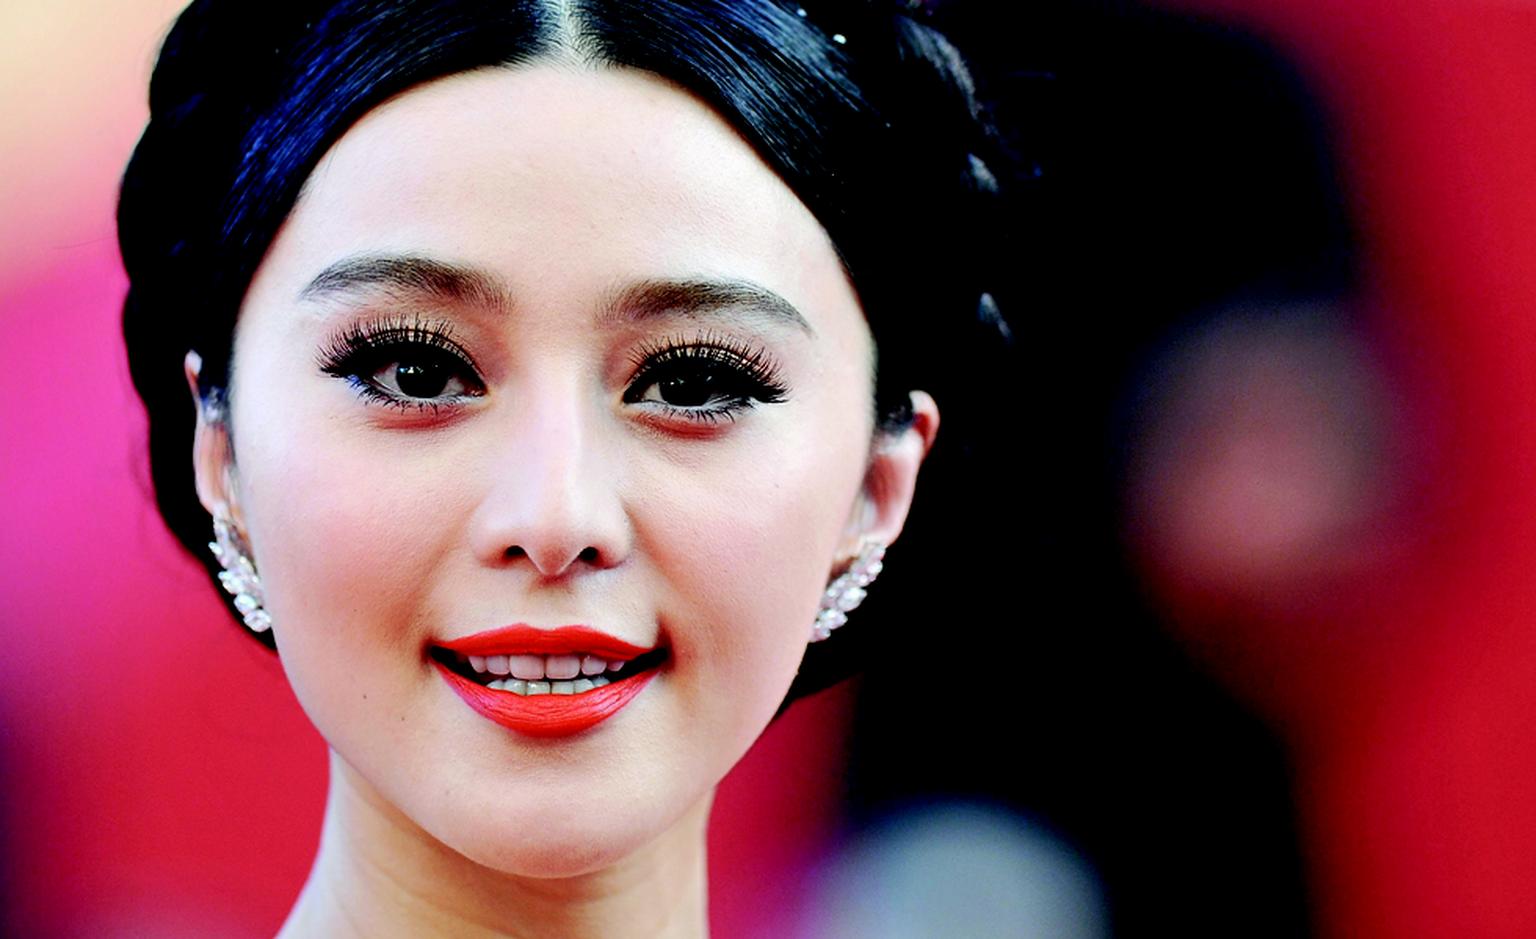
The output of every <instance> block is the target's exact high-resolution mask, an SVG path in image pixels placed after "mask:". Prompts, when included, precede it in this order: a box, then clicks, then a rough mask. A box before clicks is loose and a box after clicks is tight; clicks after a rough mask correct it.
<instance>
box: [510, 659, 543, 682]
mask: <svg viewBox="0 0 1536 939" xmlns="http://www.w3.org/2000/svg"><path fill="white" fill-rule="evenodd" d="M507 668H508V669H510V670H511V674H512V676H513V677H514V678H522V679H525V680H528V681H532V680H534V679H538V678H543V677H544V656H542V655H509V656H507Z"/></svg>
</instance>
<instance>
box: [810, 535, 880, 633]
mask: <svg viewBox="0 0 1536 939" xmlns="http://www.w3.org/2000/svg"><path fill="white" fill-rule="evenodd" d="M884 558H885V543H884V542H882V541H877V540H875V539H874V538H865V539H864V541H863V543H862V544H861V545H860V547H859V554H858V556H857V557H855V558H854V559H853V563H852V564H850V565H848V570H846V571H844V572H843V573H841V574H839V575H837V577H835V578H833V580H832V583H830V584H828V585H827V589H826V592H825V593H823V594H822V595H821V609H820V610H819V611H818V612H817V613H816V622H815V623H814V624H813V625H812V626H811V641H812V642H820V641H822V640H823V639H826V638H827V637H828V636H830V635H832V630H834V629H836V628H837V627H839V626H841V625H843V624H844V623H846V622H848V614H849V613H851V612H852V611H853V610H854V608H855V607H857V606H858V605H859V604H860V603H863V602H864V597H865V596H866V595H867V592H866V590H865V588H866V587H868V586H869V585H870V582H871V581H873V580H874V579H875V578H876V577H877V576H879V574H880V571H881V570H882V569H883V568H884V566H885V564H884Z"/></svg>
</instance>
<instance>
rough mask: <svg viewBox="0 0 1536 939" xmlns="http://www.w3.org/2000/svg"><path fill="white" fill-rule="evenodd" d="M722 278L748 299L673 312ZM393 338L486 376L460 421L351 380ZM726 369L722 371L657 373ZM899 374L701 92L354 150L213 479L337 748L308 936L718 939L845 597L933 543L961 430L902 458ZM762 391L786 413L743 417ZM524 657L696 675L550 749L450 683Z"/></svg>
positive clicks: (258, 333)
mask: <svg viewBox="0 0 1536 939" xmlns="http://www.w3.org/2000/svg"><path fill="white" fill-rule="evenodd" d="M360 262H362V263H360ZM402 270H414V271H417V272H418V273H420V272H423V271H426V272H429V273H430V274H431V276H425V275H424V276H421V277H418V278H417V279H416V281H415V282H406V281H408V280H409V278H405V277H401V276H398V275H399V272H400V271H402ZM327 271H329V272H330V274H329V275H328V277H322V276H321V275H322V272H327ZM380 271H394V272H395V275H383V274H380V273H379V272H380ZM370 272H371V273H370ZM444 272H446V275H448V276H440V275H444ZM317 278H319V282H318V284H317V283H316V279H317ZM381 281H382V282H381ZM703 282H710V283H714V284H717V285H718V284H726V285H730V286H731V289H730V290H727V291H724V292H721V291H719V290H716V291H715V292H714V293H712V294H710V296H711V297H712V298H713V299H711V300H710V301H709V302H706V303H687V304H680V303H678V302H676V292H675V291H674V294H671V295H669V294H666V292H665V291H663V292H661V293H657V292H655V291H652V292H651V293H649V294H647V293H646V292H645V291H644V290H643V289H640V288H643V287H644V286H645V285H655V284H657V283H670V284H679V283H681V284H699V283H703ZM669 296H670V297H671V300H668V301H667V302H660V301H657V299H656V298H657V297H662V298H663V299H666V298H667V297H669ZM689 296H693V297H695V298H697V296H698V294H697V292H695V293H694V294H689ZM721 297H726V298H727V299H726V300H722V299H721ZM647 298H648V299H647ZM765 298H766V299H765ZM774 298H777V299H774ZM378 323H384V324H386V325H387V324H389V323H394V324H396V325H399V324H401V323H406V324H413V325H418V326H420V325H427V326H430V328H432V329H435V330H440V331H442V330H445V331H446V332H447V333H448V335H449V336H450V337H451V342H452V344H453V350H454V354H455V355H457V354H459V353H464V354H465V355H466V356H467V357H468V358H469V359H471V360H472V364H473V368H472V369H464V370H459V372H462V373H458V372H456V373H455V374H453V375H451V376H450V377H449V378H448V379H447V380H446V381H445V382H443V383H442V385H441V390H440V391H439V390H438V389H437V388H436V387H435V386H434V387H427V386H428V385H431V384H432V383H431V382H430V381H428V382H423V381H422V380H421V375H422V368H423V366H422V364H421V363H423V362H436V363H438V365H439V366H441V363H442V359H441V356H439V355H438V353H437V352H435V351H434V350H433V349H431V348H430V347H429V348H427V349H426V350H425V351H423V350H422V349H421V347H420V345H419V344H418V345H416V346H413V347H408V348H409V350H411V351H408V352H407V353H406V354H394V357H393V358H392V359H388V361H385V362H379V361H376V360H374V361H372V362H371V364H370V365H369V369H371V371H369V372H368V374H366V375H361V376H358V375H353V376H350V377H348V376H338V375H337V374H332V373H330V372H327V371H325V370H323V369H322V368H321V363H322V362H323V361H324V357H325V354H326V351H327V350H334V349H336V348H338V347H344V346H345V342H344V340H343V339H340V338H339V337H345V335H346V334H347V333H348V331H349V330H352V329H355V328H356V329H363V330H364V331H366V330H368V329H370V328H373V325H371V324H378ZM410 336H411V339H412V341H415V340H418V339H420V338H421V333H420V332H419V331H418V332H415V333H412V334H410ZM434 341H435V340H434ZM700 347H707V348H709V349H712V350H716V351H715V352H711V353H709V355H715V356H716V358H714V359H708V361H709V362H714V363H716V364H715V365H709V366H699V365H698V363H699V361H700V359H699V358H697V357H696V356H695V357H694V358H687V357H686V356H687V355H688V354H689V353H684V354H683V355H684V356H685V357H684V358H683V359H682V360H681V361H682V362H683V365H682V366H677V365H675V363H674V365H673V366H670V367H671V368H673V371H670V372H664V373H658V372H655V371H652V372H649V373H648V372H646V371H645V368H646V363H647V362H654V361H655V359H656V357H657V354H658V351H659V350H667V349H673V350H676V349H679V348H681V349H690V348H691V349H693V350H694V351H695V353H696V352H697V350H698V349H699V348H700ZM719 349H725V350H728V352H729V353H730V354H731V355H735V356H736V358H735V359H731V358H730V357H729V356H727V355H724V354H723V353H719V352H718V350H719ZM393 351H394V352H395V353H399V352H400V350H398V349H396V350H393ZM438 351H441V350H438ZM872 353H873V346H872V340H871V336H870V333H869V330H868V327H867V325H866V323H865V319H864V315H863V313H862V310H861V309H860V306H859V303H858V299H857V297H856V296H855V294H854V291H853V289H852V286H851V285H850V283H849V281H848V279H847V277H846V275H845V273H844V271H843V270H842V268H841V266H840V264H839V262H838V259H837V257H836V254H835V252H834V251H833V248H832V245H831V243H830V241H829V240H828V237H827V235H826V233H825V231H824V230H823V229H822V228H821V226H820V225H819V224H818V223H817V221H816V220H815V218H814V217H813V216H812V215H811V214H810V212H809V211H808V210H807V209H806V208H805V207H804V206H803V205H802V204H801V203H800V202H799V201H798V200H797V199H796V198H795V196H794V194H793V193H792V192H791V191H790V190H789V189H788V187H787V186H785V185H784V183H783V182H782V181H781V180H780V179H779V178H778V177H777V176H776V175H775V174H774V173H773V172H772V170H770V169H769V168H768V167H767V165H766V164H764V163H763V162H762V160H761V159H760V158H759V157H758V156H757V155H756V153H755V152H754V151H753V150H752V148H751V147H750V146H749V145H748V144H747V143H746V142H745V141H744V140H743V139H742V138H741V137H740V136H739V135H737V134H736V133H735V132H734V131H733V130H732V129H731V128H730V127H729V125H728V124H727V123H726V122H725V121H724V120H723V119H722V118H721V117H720V116H719V115H718V114H716V113H715V112H714V111H713V110H711V109H710V108H709V107H708V106H707V105H705V104H704V103H702V102H701V101H700V100H699V99H697V98H695V97H694V96H692V95H691V94H689V93H687V92H685V91H683V90H681V89H679V88H678V87H677V86H675V85H672V84H671V83H669V82H667V81H665V80H663V79H660V78H658V77H656V76H653V75H650V74H648V73H643V72H639V71H633V70H624V69H604V70H598V69H592V68H586V67H581V66H574V65H567V64H564V63H552V62H546V63H540V64H535V65H531V66H525V67H519V68H499V69H486V70H480V71H475V72H469V73H464V74H459V75H455V76H451V77H448V78H445V79H441V80H438V81H435V82H432V83H430V84H428V85H424V86H421V87H418V88H416V89H413V90H411V91H409V92H407V93H405V94H403V95H400V96H398V97H396V98H394V99H391V100H390V101H388V102H386V103H384V104H383V105H381V106H380V107H378V108H377V109H375V110H374V111H372V112H370V113H369V114H367V115H366V116H365V117H364V118H363V119H362V120H360V121H359V122H358V123H357V124H356V125H355V126H354V127H352V128H351V129H350V130H349V131H348V132H347V133H346V134H345V135H344V136H343V137H342V138H341V139H340V140H339V141H338V142H337V144H336V145H335V146H334V147H333V148H332V149H331V151H330V152H329V153H328V154H327V155H326V156H325V157H324V159H323V160H322V161H321V162H320V164H319V166H318V167H317V168H316V170H315V172H314V173H313V175H312V176H311V178H310V179H309V180H308V183H307V186H306V188H305V191H304V193H303V195H302V196H301V198H300V199H299V201H298V203H297V205H296V206H295V208H294V210H293V212H292V213H291V214H290V216H289V218H288V220H287V222H286V223H285V225H284V227H283V228H282V230H281V231H280V232H279V234H278V236H277V238H276V240H275V242H274V243H273V245H272V246H271V249H270V250H269V252H268V254H267V256H266V257H265V259H264V260H263V263H262V265H261V267H260V269H259V270H258V271H257V273H256V276H255V278H254V280H253V282H252V284H251V286H250V289H249V291H248V293H247V295H246V297H245V300H244V303H243V305H242V307H241V310H240V314H239V319H238V322H237V327H236V334H235V345H234V353H233V370H232V379H231V388H230V398H229V408H230V417H231V421H230V422H229V423H226V422H223V421H220V420H210V419H209V418H208V416H207V415H205V414H204V413H203V412H202V411H201V410H199V423H198V428H197V435H196V443H195V449H194V459H195V463H196V468H197V488H198V495H199V497H200V499H201V500H202V502H203V504H204V506H205V507H207V508H208V509H209V511H210V512H212V511H214V510H215V508H218V507H220V506H221V505H222V506H226V507H227V508H228V510H229V512H230V513H231V515H232V516H233V518H234V520H235V522H236V524H237V525H238V527H239V528H240V530H241V531H242V532H243V533H244V534H245V536H246V538H247V540H248V542H249V544H250V545H251V547H252V552H253V555H254V560H255V562H256V566H257V569H258V570H259V571H260V572H261V575H262V579H263V582H264V585H265V589H266V594H267V609H268V611H269V612H270V613H271V615H272V618H273V622H274V626H273V630H274V635H275V637H276V639H277V643H278V648H279V652H280V657H281V662H282V665H283V668H284V669H285V671H286V673H287V676H288V678H289V680H290V682H291V684H292V686H293V689H294V691H295V693H296V694H297V696H298V699H299V701H300V703H301V704H302V705H303V707H304V709H305V711H306V713H307V714H308V715H309V717H310V718H311V719H312V720H313V721H314V723H315V725H316V727H317V728H319V730H320V732H321V733H322V734H323V735H324V737H325V739H326V740H327V742H328V743H329V745H330V747H331V781H330V791H329V799H328V803H327V809H326V819H325V826H324V834H323V838H322V843H321V848H320V851H319V854H318V857H317V859H316V861H315V865H314V868H313V870H312V872H311V874H310V877H309V880H308V883H307V884H306V886H305V888H304V891H303V893H302V895H301V896H300V898H299V901H298V903H297V905H296V906H295V908H294V910H293V913H292V915H291V917H290V918H289V920H288V922H287V923H286V925H285V926H284V928H283V932H282V934H281V935H282V936H283V937H301V936H326V937H346V936H368V937H388V936H422V935H453V936H520V937H532V936H562V937H569V936H588V935H593V936H597V935H602V936H615V935H624V936H702V935H705V934H706V933H707V918H706V898H707V889H706V884H705V874H704V871H705V862H704V832H705V825H706V822H707V819H708V812H709V805H710V801H711V798H712V796H713V792H714V787H715V786H716V784H717V783H718V782H719V781H720V779H721V778H722V777H723V776H724V775H725V774H726V772H727V771H729V770H730V768H731V767H732V766H733V765H734V764H735V763H736V762H737V760H739V759H740V758H741V756H742V754H743V753H744V752H745V751H746V750H747V748H748V747H749V746H750V745H751V744H752V742H753V741H754V740H755V739H756V738H757V737H758V735H759V734H760V733H761V732H762V731H763V729H764V727H766V726H767V724H768V722H769V720H770V719H771V718H772V716H773V713H774V711H775V709H776V708H777V707H778V705H779V703H780V702H781V701H782V700H783V697H784V695H785V692H786V691H787V689H788V688H789V685H790V682H791V680H792V679H793V677H794V675H795V672H796V669H797V668H798V666H799V663H800V660H801V657H802V655H803V654H804V651H805V647H806V642H807V640H808V638H809V635H810V626H811V622H812V620H813V619H814V616H815V613H816V609H817V602H818V599H819V597H820V595H821V593H822V591H823V589H824V588H825V585H826V584H827V582H828V580H829V579H830V578H831V577H832V576H833V575H835V573H837V572H838V571H839V570H840V569H841V568H842V567H843V566H845V565H846V564H847V562H848V560H849V559H850V558H851V556H852V555H853V554H854V553H855V552H856V550H857V548H858V545H859V542H860V539H861V538H863V537H873V538H877V539H880V540H883V541H885V542H887V543H889V542H892V541H894V540H895V539H896V537H897V535H898V534H899V533H900V531H901V527H902V524H903V522H904V521H905V518H906V515H907V511H908V507H909V506H910V503H911V499H912V493H913V487H914V485H915V482H916V478H917V473H918V467H919V465H920V463H921V462H922V459H923V457H924V455H925V454H926V453H927V451H928V449H929V447H930V446H931V444H932V442H933V438H934V434H935V433H936V431H937V429H938V411H937V408H936V406H935V405H934V402H933V401H932V399H931V398H930V397H929V396H928V395H926V394H924V393H922V392H914V393H913V395H912V402H913V409H914V412H915V415H916V416H915V419H914V420H913V422H912V424H911V426H910V427H909V428H908V429H906V430H904V431H901V432H898V433H894V434H877V433H876V430H875V425H874V420H873V413H872V410H873V405H872V376H871V371H870V369H871V364H870V363H871V361H872ZM660 354H661V355H662V357H663V358H665V357H666V356H667V355H672V356H673V357H674V359H675V358H676V356H677V355H678V353H676V352H675V351H674V352H671V353H667V352H665V351H661V353H660ZM434 356H436V358H434ZM648 357H649V358H648ZM385 358H388V357H387V356H385ZM748 360H750V362H752V363H755V364H754V367H756V368H758V369H759V370H760V371H763V372H767V373H769V374H770V375H771V377H772V379H773V381H774V382H776V383H777V385H778V387H779V388H781V389H782V394H779V395H776V396H775V395H767V394H760V393H759V392H758V391H756V390H751V391H742V390H741V389H742V388H751V387H753V386H752V385H751V382H750V381H748V380H746V379H742V378H740V374H739V372H740V369H741V368H742V367H743V365H742V363H743V361H748ZM199 363H200V360H199V359H198V357H197V354H196V352H195V351H193V352H191V353H189V354H188V356H187V360H186V373H187V378H188V381H189V383H190V384H191V385H192V386H193V389H194V394H195V393H196V392H195V388H196V376H197V372H198V369H199V368H200V364H199ZM720 363H724V364H723V365H721V364H720ZM679 369H680V370H679ZM711 369H713V371H711ZM733 369H734V370H736V371H732V370H733ZM657 374H665V375H666V376H670V377H669V378H667V379H657V378H656V375H657ZM679 376H681V377H680V378H679ZM722 376H723V377H724V381H725V385H724V386H723V387H724V391H719V390H716V391H713V392H712V391H709V388H711V387H715V388H717V389H718V387H720V386H719V382H720V381H721V379H722ZM712 382H713V383H714V384H713V385H712V384H711V383H712ZM361 385H368V386H369V387H373V388H374V389H375V390H376V391H378V392H379V393H380V394H383V395H385V396H387V397H392V398H399V399H403V403H402V401H400V400H397V401H395V402H394V403H381V402H380V401H379V400H377V399H375V398H370V397H367V396H365V395H364V394H360V393H359V386H361ZM424 389H425V390H424ZM680 389H681V390H680ZM701 389H703V390H702V391H701ZM407 392H409V393H407ZM753 395H759V397H757V398H754V397H753ZM768 398H775V400H766V399H768ZM727 404H732V405H734V407H733V409H730V410H729V411H728V412H727V409H726V408H725V405H727ZM706 411H707V412H709V413H708V414H707V415H706V413H705V412H706ZM875 589H878V586H877V587H876V588H875ZM855 616H857V614H855ZM511 623H529V624H532V625H535V626H541V627H553V626H558V625H562V624H570V623H581V624H586V625H589V626H592V627H595V628H598V629H602V630H605V631H607V632H610V633H612V634H613V635H615V636H617V637H619V638H621V639H624V640H626V641H629V642H633V643H636V644H638V645H642V646H651V645H654V644H658V643H659V644H661V645H664V646H666V647H667V648H668V650H669V653H670V657H669V660H668V661H667V663H666V665H665V666H663V669H662V671H661V673H660V674H659V675H658V676H657V678H656V679H655V680H654V681H653V682H651V684H650V685H649V687H647V688H646V689H645V691H644V692H642V693H641V694H640V695H639V696H638V697H637V698H636V699H635V700H634V701H633V702H632V703H631V704H630V705H629V706H628V707H627V708H625V709H624V710H623V711H621V712H620V713H619V714H618V715H617V716H615V717H613V718H612V719H610V720H608V721H605V722H604V723H602V724H600V725H598V726H597V727H595V728H593V729H592V730H590V731H588V732H585V733H582V734H578V735H576V736H572V737H566V738H560V739H556V740H536V739H532V738H527V737H522V736H519V735H518V734H517V733H515V732H512V731H509V730H508V729H506V728H503V727H501V726H498V725H496V724H494V723H492V722H490V721H488V720H486V719H485V718H482V717H480V716H479V715H477V714H475V713H474V712H473V711H471V710H470V709H469V708H468V707H466V706H465V704H464V703H463V702H462V701H460V700H459V699H458V698H457V697H456V696H455V695H454V694H453V692H452V691H451V690H450V689H449V688H448V687H447V686H446V685H445V683H444V682H443V680H442V678H441V677H440V676H439V675H438V674H436V673H435V671H434V669H433V667H432V665H431V662H430V659H429V657H428V649H429V648H430V647H431V645H432V644H433V643H434V642H441V641H445V640H449V639H453V638H457V637H461V636H465V635H469V634H472V633H475V632H479V631H481V630H484V629H489V628H493V627H496V626H503V625H507V624H511Z"/></svg>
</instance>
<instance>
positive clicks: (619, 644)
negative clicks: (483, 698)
mask: <svg viewBox="0 0 1536 939" xmlns="http://www.w3.org/2000/svg"><path fill="white" fill-rule="evenodd" d="M438 645H440V646H442V647H443V648H444V649H450V650H452V651H454V652H458V653H460V654H461V655H563V654H576V653H581V652H587V653H590V654H592V655H595V656H598V657H600V658H605V659H622V660H624V661H628V660H629V659H632V658H635V657H636V656H640V655H644V654H645V653H647V652H649V651H651V650H650V649H643V648H641V647H640V646H637V645H633V644H631V643H628V642H625V641H624V640H622V639H618V638H615V637H613V636H610V635H608V634H607V633H605V632H598V631H597V630H595V629H592V628H590V627H587V626H561V627H560V628H559V629H537V628H535V627H533V626H524V625H523V624H521V623H519V624H518V625H516V626H503V627H501V628H500V629H487V630H486V631H485V632H483V633H475V634H474V635H473V636H465V637H464V638H462V639H452V640H449V641H448V642H440V643H438Z"/></svg>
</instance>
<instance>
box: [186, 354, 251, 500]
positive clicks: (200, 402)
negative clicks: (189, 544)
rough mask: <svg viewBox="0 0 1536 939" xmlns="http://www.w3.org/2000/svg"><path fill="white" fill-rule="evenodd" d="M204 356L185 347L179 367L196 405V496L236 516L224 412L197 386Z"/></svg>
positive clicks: (193, 445)
mask: <svg viewBox="0 0 1536 939" xmlns="http://www.w3.org/2000/svg"><path fill="white" fill-rule="evenodd" d="M202 367H203V359H202V356H200V355H198V354H197V352H196V350H188V351H187V355H186V357H185V358H184V359H183V360H182V370H183V372H184V373H185V375H186V378H187V387H188V388H189V389H190V390H191V393H192V402H193V405H194V406H195V407H196V408H197V429H196V430H195V431H194V432H193V437H192V469H193V474H194V478H195V479H196V482H197V499H198V501H199V502H201V503H202V504H203V508H205V509H207V510H208V514H210V515H214V514H217V513H216V509H217V508H218V507H219V506H220V505H223V506H226V507H227V508H226V511H227V512H228V513H229V514H230V515H231V516H232V517H233V518H235V519H237V520H239V519H240V515H239V508H238V506H237V504H236V500H235V498H234V480H233V474H234V465H233V462H232V459H231V456H232V453H231V450H230V446H229V426H228V423H227V422H226V420H225V419H224V416H223V414H222V413H221V412H220V411H219V410H218V409H217V408H215V407H211V406H210V404H209V402H208V401H207V400H205V399H204V398H203V395H202V393H201V392H200V390H199V389H198V376H199V375H200V374H201V373H202Z"/></svg>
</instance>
